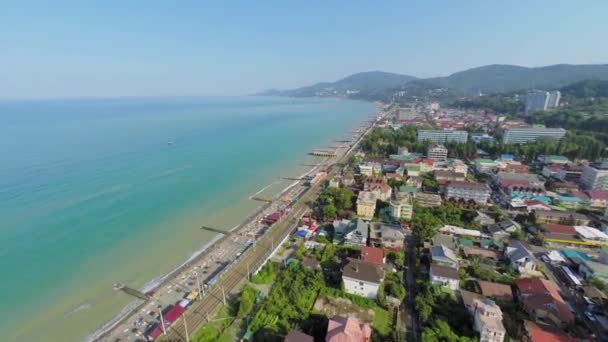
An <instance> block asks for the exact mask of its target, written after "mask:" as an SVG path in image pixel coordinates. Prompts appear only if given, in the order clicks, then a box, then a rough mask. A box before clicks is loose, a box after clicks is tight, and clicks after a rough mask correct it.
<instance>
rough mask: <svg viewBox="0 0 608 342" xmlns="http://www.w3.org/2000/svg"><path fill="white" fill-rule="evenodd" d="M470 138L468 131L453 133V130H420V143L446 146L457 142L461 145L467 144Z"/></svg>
mask: <svg viewBox="0 0 608 342" xmlns="http://www.w3.org/2000/svg"><path fill="white" fill-rule="evenodd" d="M468 138H469V133H468V132H467V131H452V130H443V131H440V130H426V129H421V130H418V142H419V143H420V142H423V141H425V140H429V141H432V142H434V143H439V144H445V143H446V142H450V141H455V142H459V143H466V142H467V139H468Z"/></svg>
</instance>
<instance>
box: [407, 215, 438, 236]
mask: <svg viewBox="0 0 608 342" xmlns="http://www.w3.org/2000/svg"><path fill="white" fill-rule="evenodd" d="M411 224H412V230H413V231H414V232H415V233H416V235H418V237H419V238H420V239H421V240H428V239H431V238H432V237H433V236H435V234H437V232H438V231H439V228H440V227H441V226H442V224H443V222H442V221H441V219H439V218H437V217H435V216H433V214H431V213H430V212H429V211H427V210H423V211H418V212H415V213H414V216H413V217H412V221H411Z"/></svg>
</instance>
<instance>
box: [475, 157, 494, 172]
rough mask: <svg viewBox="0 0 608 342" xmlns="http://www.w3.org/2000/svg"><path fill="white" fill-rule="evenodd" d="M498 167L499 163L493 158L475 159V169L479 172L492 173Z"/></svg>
mask: <svg viewBox="0 0 608 342" xmlns="http://www.w3.org/2000/svg"><path fill="white" fill-rule="evenodd" d="M496 168H498V163H497V162H495V161H493V160H492V159H483V158H477V159H475V170H477V172H479V173H490V172H493V171H494V170H496Z"/></svg>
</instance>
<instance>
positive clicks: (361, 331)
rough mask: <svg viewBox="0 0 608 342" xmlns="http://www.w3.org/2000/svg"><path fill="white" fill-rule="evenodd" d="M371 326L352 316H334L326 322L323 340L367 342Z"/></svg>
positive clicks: (331, 341)
mask: <svg viewBox="0 0 608 342" xmlns="http://www.w3.org/2000/svg"><path fill="white" fill-rule="evenodd" d="M371 336H372V328H371V327H370V326H369V324H367V323H363V322H361V321H360V320H358V319H356V318H354V317H344V316H334V317H332V319H330V320H329V322H328V324H327V335H326V336H325V342H369V341H370V340H371Z"/></svg>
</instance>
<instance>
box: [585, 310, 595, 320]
mask: <svg viewBox="0 0 608 342" xmlns="http://www.w3.org/2000/svg"><path fill="white" fill-rule="evenodd" d="M585 317H587V318H588V319H589V320H590V321H592V322H595V321H596V318H595V316H594V315H593V314H592V313H591V312H589V311H585Z"/></svg>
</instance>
